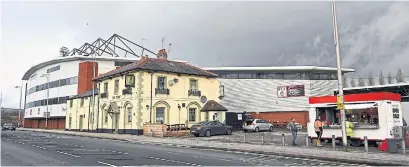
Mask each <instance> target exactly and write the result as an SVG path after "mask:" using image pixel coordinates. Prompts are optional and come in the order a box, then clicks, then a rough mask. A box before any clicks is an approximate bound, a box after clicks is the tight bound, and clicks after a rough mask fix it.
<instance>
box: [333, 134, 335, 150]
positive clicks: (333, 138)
mask: <svg viewBox="0 0 409 167" xmlns="http://www.w3.org/2000/svg"><path fill="white" fill-rule="evenodd" d="M332 148H333V149H335V135H332Z"/></svg>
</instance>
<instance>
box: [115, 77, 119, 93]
mask: <svg viewBox="0 0 409 167" xmlns="http://www.w3.org/2000/svg"><path fill="white" fill-rule="evenodd" d="M118 92H119V80H115V87H114V93H115V94H118Z"/></svg>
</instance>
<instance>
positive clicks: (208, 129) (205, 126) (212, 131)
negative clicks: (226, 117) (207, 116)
mask: <svg viewBox="0 0 409 167" xmlns="http://www.w3.org/2000/svg"><path fill="white" fill-rule="evenodd" d="M232 130H233V128H232V127H231V126H228V125H226V124H223V123H221V122H219V121H204V122H200V123H198V124H196V125H193V126H192V127H191V128H190V133H192V134H193V135H195V136H196V137H198V136H206V137H209V136H214V135H230V134H231V133H232Z"/></svg>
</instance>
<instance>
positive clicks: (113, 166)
mask: <svg viewBox="0 0 409 167" xmlns="http://www.w3.org/2000/svg"><path fill="white" fill-rule="evenodd" d="M97 162H98V163H100V164H104V165H107V166H112V167H116V166H115V165H112V164H109V163H106V162H102V161H97Z"/></svg>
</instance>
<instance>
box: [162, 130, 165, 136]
mask: <svg viewBox="0 0 409 167" xmlns="http://www.w3.org/2000/svg"><path fill="white" fill-rule="evenodd" d="M163 137H165V130H163V129H162V138H163Z"/></svg>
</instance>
